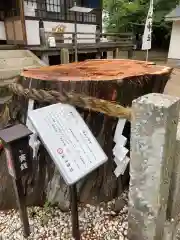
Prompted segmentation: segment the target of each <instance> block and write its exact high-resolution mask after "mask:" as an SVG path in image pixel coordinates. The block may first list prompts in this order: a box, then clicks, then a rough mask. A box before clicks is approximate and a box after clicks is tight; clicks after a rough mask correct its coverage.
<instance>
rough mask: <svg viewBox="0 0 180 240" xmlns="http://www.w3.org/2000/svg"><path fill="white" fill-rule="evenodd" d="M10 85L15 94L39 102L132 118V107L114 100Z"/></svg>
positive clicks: (14, 84)
mask: <svg viewBox="0 0 180 240" xmlns="http://www.w3.org/2000/svg"><path fill="white" fill-rule="evenodd" d="M8 87H9V89H10V90H11V91H12V92H13V93H14V94H16V95H18V96H21V97H25V98H30V99H33V100H36V101H38V102H49V103H57V102H61V103H68V104H71V105H74V106H77V107H81V108H84V109H88V110H91V111H94V112H100V113H103V114H106V115H108V116H111V117H118V118H126V119H128V120H130V119H131V109H130V108H125V107H123V106H121V105H119V104H117V103H114V102H109V101H106V100H102V99H98V98H94V97H87V96H83V95H80V94H76V93H67V92H63V93H60V92H57V91H46V90H43V89H40V90H37V89H34V88H31V89H28V88H23V86H22V85H21V84H18V83H12V84H10V85H9V86H8Z"/></svg>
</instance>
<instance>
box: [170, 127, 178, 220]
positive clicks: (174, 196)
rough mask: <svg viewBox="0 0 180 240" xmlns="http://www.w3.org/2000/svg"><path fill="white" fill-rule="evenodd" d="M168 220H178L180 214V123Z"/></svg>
mask: <svg viewBox="0 0 180 240" xmlns="http://www.w3.org/2000/svg"><path fill="white" fill-rule="evenodd" d="M167 213H168V216H167V217H168V219H169V220H171V219H174V220H176V218H177V216H178V215H179V214H180V123H179V124H178V131H177V136H176V150H175V157H174V163H173V172H172V177H171V185H170V194H169V200H168V210H167Z"/></svg>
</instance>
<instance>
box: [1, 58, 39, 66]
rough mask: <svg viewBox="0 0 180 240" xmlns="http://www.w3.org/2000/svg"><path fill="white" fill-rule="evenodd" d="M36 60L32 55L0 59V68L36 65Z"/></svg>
mask: <svg viewBox="0 0 180 240" xmlns="http://www.w3.org/2000/svg"><path fill="white" fill-rule="evenodd" d="M36 63H37V61H36V60H35V59H33V58H32V57H23V58H6V59H0V69H7V68H8V69H9V68H23V67H28V66H32V65H36Z"/></svg>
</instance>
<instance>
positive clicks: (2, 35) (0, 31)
mask: <svg viewBox="0 0 180 240" xmlns="http://www.w3.org/2000/svg"><path fill="white" fill-rule="evenodd" d="M0 40H6V31H5V26H4V22H2V21H0Z"/></svg>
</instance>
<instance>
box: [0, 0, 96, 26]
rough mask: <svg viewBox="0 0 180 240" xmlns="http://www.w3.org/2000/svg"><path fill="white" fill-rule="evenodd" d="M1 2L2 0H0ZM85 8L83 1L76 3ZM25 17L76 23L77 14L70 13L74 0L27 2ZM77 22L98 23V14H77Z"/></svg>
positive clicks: (25, 3)
mask: <svg viewBox="0 0 180 240" xmlns="http://www.w3.org/2000/svg"><path fill="white" fill-rule="evenodd" d="M0 1H1V0H0ZM76 3H77V5H78V6H83V5H84V4H83V1H82V0H79V1H76ZM24 5H25V16H31V17H37V18H43V19H48V20H56V21H59V20H62V21H75V13H74V12H71V11H69V9H70V8H71V7H73V6H74V0H25V1H24ZM77 22H80V23H83V22H84V23H96V14H93V13H77Z"/></svg>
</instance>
